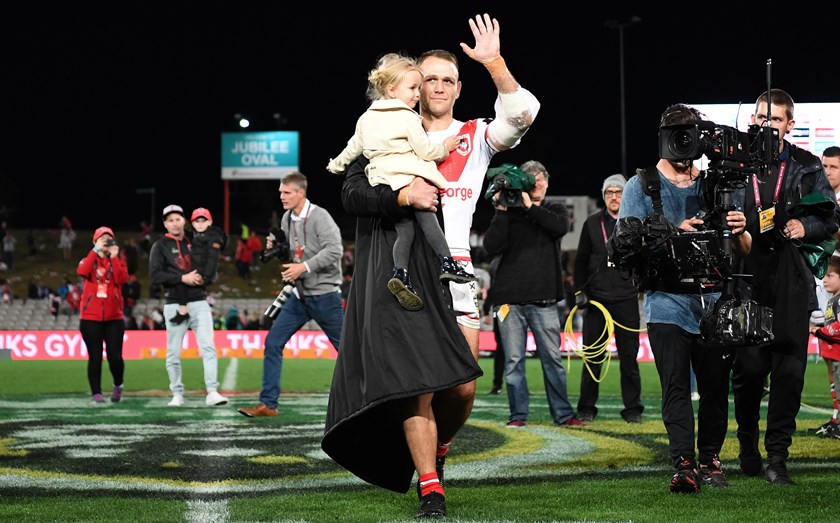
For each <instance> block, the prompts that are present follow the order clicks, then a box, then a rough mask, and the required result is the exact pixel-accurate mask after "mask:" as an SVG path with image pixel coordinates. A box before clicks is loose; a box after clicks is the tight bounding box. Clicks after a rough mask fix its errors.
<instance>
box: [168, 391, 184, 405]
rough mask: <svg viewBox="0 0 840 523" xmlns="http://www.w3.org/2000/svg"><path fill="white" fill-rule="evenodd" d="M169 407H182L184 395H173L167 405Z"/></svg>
mask: <svg viewBox="0 0 840 523" xmlns="http://www.w3.org/2000/svg"><path fill="white" fill-rule="evenodd" d="M167 405H168V406H170V407H183V406H184V395H183V394H173V395H172V399H171V400H170V401H169V403H167Z"/></svg>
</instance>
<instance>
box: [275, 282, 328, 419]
mask: <svg viewBox="0 0 840 523" xmlns="http://www.w3.org/2000/svg"><path fill="white" fill-rule="evenodd" d="M303 299H304V303H301V301H300V300H299V299H298V298H297V296H295V295H294V294H292V295H291V296H289V299H288V301H286V303H285V304H284V305H283V308H282V309H280V313H279V314H278V315H277V318H275V320H274V323H272V324H271V329H269V331H268V334H267V335H266V336H265V351H264V354H263V358H264V359H263V379H262V390H261V391H260V402H261V403H264V404H265V405H266V406H268V407H271V408H272V409H276V408H277V399H278V398H279V397H280V374H281V373H282V372H283V349H284V348H285V347H286V343H288V341H289V340H290V339H292V336H293V335H294V333H296V332H297V331H298V330H300V328H301V327H303V326H304V324H305V323H306V322H308V321H309V320H315V321H316V322H318V326H319V327H321V329H322V330H323V331H324V334H326V335H327V337H328V338H329V339H330V342H331V343H332V344H333V347H335V349H336V350H338V340H339V339H341V324H342V323H343V322H344V310H343V309H342V308H341V292H339V291H338V290H336V291H335V292H328V293H326V294H320V295H318V296H304V297H303Z"/></svg>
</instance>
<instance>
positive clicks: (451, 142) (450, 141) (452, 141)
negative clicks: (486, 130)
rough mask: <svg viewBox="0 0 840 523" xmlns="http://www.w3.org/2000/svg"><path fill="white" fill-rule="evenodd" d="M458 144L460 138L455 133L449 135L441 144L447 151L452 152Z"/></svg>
mask: <svg viewBox="0 0 840 523" xmlns="http://www.w3.org/2000/svg"><path fill="white" fill-rule="evenodd" d="M459 145H461V139H460V138H459V137H458V136H457V135H456V136H450V137H449V138H447V139H446V140H444V141H443V146H444V147H446V150H447V151H449V152H452V151H454V150H455V149H457V148H458V146H459Z"/></svg>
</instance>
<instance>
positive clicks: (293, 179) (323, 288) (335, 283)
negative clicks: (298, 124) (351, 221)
mask: <svg viewBox="0 0 840 523" xmlns="http://www.w3.org/2000/svg"><path fill="white" fill-rule="evenodd" d="M306 187H307V179H306V176H304V175H303V173H300V172H293V173H290V174H287V175H286V177H285V178H283V180H282V181H281V182H280V201H281V202H282V204H283V209H285V211H286V212H285V213H284V214H283V217H282V218H281V220H280V228H281V230H282V231H283V235H284V236H285V239H284V238H272V236H269V237H268V238H267V239H266V251H265V252H264V253H263V255H262V256H261V260H262V261H264V262H265V261H269V260H270V258H271V257H276V256H277V255H279V254H281V252H282V251H284V250H285V249H279V250H275V249H276V248H277V247H278V246H277V245H275V240H276V241H286V242H288V244H289V250H290V253H291V257H292V260H291V263H283V264H282V273H281V275H282V278H283V281H284V282H287V283H292V284H294V286H295V289H294V291H293V292H292V293H291V295H289V297H288V298H287V300H286V302H285V303H284V304H283V306H282V308H281V309H280V313H279V314H278V316H277V318H276V319H275V320H274V322H273V323H272V325H271V328H270V329H269V331H268V334H267V335H266V337H265V351H264V356H263V358H264V359H263V379H262V390H261V391H260V402H259V404H257V406H256V407H253V408H241V409H239V413H240V414H242V415H244V416H248V417H259V416H277V400H278V398H279V397H280V375H281V372H282V370H283V349H284V347H285V346H286V343H287V342H288V341H289V340H290V339H291V338H292V335H293V334H294V333H295V332H297V331H298V330H299V329H300V328H301V327H303V326H304V325H305V324H306V322H308V321H310V320H315V321H316V322H317V323H318V326H319V327H320V328H321V330H323V331H324V333H325V334H326V335H327V337H328V338H329V339H330V343H332V345H333V347H334V348H335V349H336V350H338V341H339V338H340V337H341V324H342V322H343V321H344V310H343V309H342V307H341V289H340V285H341V256H342V255H343V254H344V247H343V245H342V243H341V232H340V231H339V229H338V225H336V223H335V221H334V220H333V219H332V216H330V213H329V212H328V211H327V210H326V209H324V208H323V207H319V206H317V205H315V204H314V203H312V202H311V201H309V199H307V197H306ZM272 252H273V253H274V254H272ZM281 261H285V260H281Z"/></svg>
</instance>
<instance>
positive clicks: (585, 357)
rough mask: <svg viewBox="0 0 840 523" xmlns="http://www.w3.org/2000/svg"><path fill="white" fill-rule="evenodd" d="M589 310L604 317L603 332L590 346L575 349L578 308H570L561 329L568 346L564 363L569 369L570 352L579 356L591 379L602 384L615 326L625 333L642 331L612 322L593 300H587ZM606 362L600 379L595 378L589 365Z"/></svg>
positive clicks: (608, 360) (607, 369)
mask: <svg viewBox="0 0 840 523" xmlns="http://www.w3.org/2000/svg"><path fill="white" fill-rule="evenodd" d="M589 306H590V308H591V307H592V306H594V307H596V308H597V309H598V310H600V311H601V313H602V314H603V315H604V330H603V331H601V334H600V335H599V336H598V339H597V341H595V343H594V344H592V345H589V346H587V345H584V346H583V347H581V348H580V349H578V348H577V339H576V338H575V331H574V317H575V312H577V309H578V306H577V305H575V306H574V307H572V310H570V311H569V316H568V317H567V318H566V325H565V327H564V329H563V331H564V333H565V336H564V338H565V341H566V343H567V344H568V345H570V346H569V347H568V349H569V350H568V351H567V355H566V358H567V359H566V361H567V365H568V366H569V368H571V361H572V352H575V353H576V354H578V355H579V356H580V359H581V360H582V361H583V364H584V365H585V366H586V370H587V372H589V375H590V376H591V377H592V379H593V380H594V381H595V382H596V383H600V382H602V381H603V380H604V379H605V378H606V377H607V372H608V371H609V368H610V361H612V353H611V352H610V350H609V346H610V338H612V335H613V333H614V332H615V326H616V325H618V326H619V327H621V328H622V329H624V330H626V331H632V332H643V331H644V329H631V328H629V327H627V326H624V325H622V324H620V323H618V322H616V321H614V320H613V318H612V314H610V311H608V310H607V308H606V307H604V305H603V304H602V303H600V302H598V301H595V300H589ZM582 339H583V335H582V334H581V340H582ZM604 362H606V365H605V366H604V367H602V368H601V370H602V373H601V377H600V378H596V377H595V374H594V372H593V371H592V368H591V367H590V364H592V365H601V364H603V363H604Z"/></svg>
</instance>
